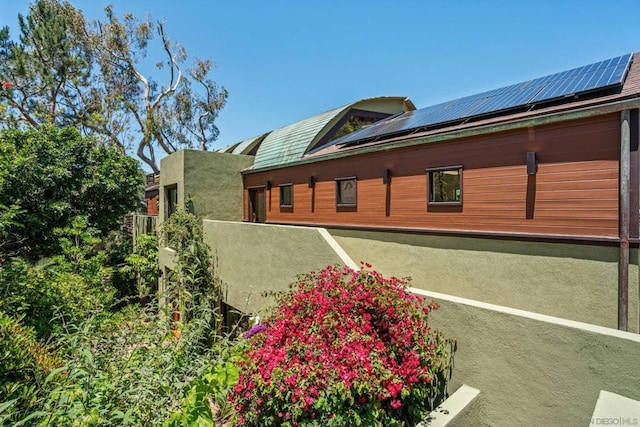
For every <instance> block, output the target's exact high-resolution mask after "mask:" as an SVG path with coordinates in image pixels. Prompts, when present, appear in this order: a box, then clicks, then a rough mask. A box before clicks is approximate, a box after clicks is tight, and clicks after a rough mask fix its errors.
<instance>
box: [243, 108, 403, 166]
mask: <svg viewBox="0 0 640 427" xmlns="http://www.w3.org/2000/svg"><path fill="white" fill-rule="evenodd" d="M351 108H363V109H371V110H373V111H381V112H388V113H390V114H392V113H397V112H401V111H403V110H404V111H407V110H413V109H415V106H414V105H413V103H412V102H411V101H410V100H408V99H407V98H404V97H378V98H370V99H363V100H360V101H357V102H352V103H350V104H347V105H344V106H342V107H339V108H335V109H333V110H330V111H327V112H324V113H321V114H318V115H315V116H312V117H309V118H307V119H304V120H301V121H299V122H296V123H293V124H291V125H288V126H285V127H282V128H280V129H276V130H274V131H272V132H271V133H269V134H268V135H267V136H266V137H265V138H264V140H263V141H262V143H261V144H260V147H259V148H258V151H257V152H256V160H255V162H254V164H253V167H252V169H260V168H265V167H273V166H282V165H284V164H287V163H293V162H296V161H298V160H300V159H301V158H302V157H303V156H304V154H305V153H306V152H307V151H308V150H309V149H311V148H313V147H314V145H315V144H317V143H318V141H320V139H322V137H323V136H324V135H325V134H326V132H327V131H328V130H329V129H331V128H332V127H333V126H334V125H335V124H336V123H338V121H339V120H340V119H341V118H342V117H343V116H344V115H345V114H347V112H348V111H349V110H350V109H351Z"/></svg>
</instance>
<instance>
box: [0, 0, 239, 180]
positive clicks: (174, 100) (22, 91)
mask: <svg viewBox="0 0 640 427" xmlns="http://www.w3.org/2000/svg"><path fill="white" fill-rule="evenodd" d="M18 23H19V29H20V37H19V40H17V41H14V40H12V39H11V38H10V35H9V28H8V27H4V28H2V29H0V82H2V86H1V87H0V119H1V121H2V123H3V125H4V126H5V127H10V128H13V127H20V126H26V125H30V126H33V127H36V128H38V127H40V126H42V125H43V124H44V123H51V124H55V125H58V126H69V125H70V126H76V127H78V128H79V129H80V130H81V131H82V132H83V133H84V134H92V135H97V136H98V137H99V138H100V139H101V140H102V141H103V142H105V143H107V144H110V145H112V146H115V147H117V148H118V149H119V150H120V151H122V152H125V151H127V150H128V149H132V150H133V151H134V152H135V153H136V154H137V156H138V157H139V158H140V159H141V160H142V161H143V162H145V163H146V164H147V165H148V166H149V168H151V169H152V170H153V171H154V172H157V171H158V170H159V168H158V160H159V157H160V155H161V154H162V153H164V154H170V153H173V152H175V151H177V150H179V149H181V148H185V147H188V148H197V149H203V150H205V149H207V148H208V146H209V145H210V144H211V143H212V142H213V141H215V140H216V138H217V136H218V133H219V132H218V128H217V127H216V125H215V119H216V118H217V117H218V113H219V111H220V110H221V109H222V108H223V107H224V105H225V103H226V100H227V95H228V93H227V91H226V89H225V88H224V87H222V86H219V85H218V84H217V83H216V82H215V81H214V80H213V79H212V78H211V74H212V71H213V68H214V66H213V63H212V62H211V60H209V59H204V60H203V59H199V58H195V59H194V60H193V61H188V56H187V51H186V49H185V48H184V47H182V46H181V45H180V44H179V43H176V42H173V41H171V40H170V38H169V36H168V34H167V32H166V29H165V22H163V21H154V20H153V19H151V18H150V17H149V18H147V19H145V20H139V19H138V18H136V17H135V16H134V15H132V14H124V15H123V16H122V17H121V18H120V17H118V16H117V15H116V14H115V13H114V10H113V8H112V7H111V6H108V7H106V8H105V19H104V20H102V21H100V20H98V21H92V22H88V21H87V20H86V19H85V16H84V15H83V14H82V12H81V11H80V10H78V9H76V8H74V7H73V6H72V5H71V4H70V3H68V2H67V1H64V0H36V1H35V2H34V3H32V4H31V5H30V8H29V13H28V15H27V16H26V17H25V16H22V15H19V16H18ZM156 45H157V46H159V48H157V49H156ZM154 56H157V58H156V60H157V62H156V63H155V68H154V67H153V65H152V59H151V58H152V57H154Z"/></svg>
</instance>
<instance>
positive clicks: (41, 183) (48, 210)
mask: <svg viewBox="0 0 640 427" xmlns="http://www.w3.org/2000/svg"><path fill="white" fill-rule="evenodd" d="M142 186H143V174H142V171H141V169H140V167H139V165H138V163H137V162H136V161H135V160H134V159H132V158H130V157H128V156H126V155H124V154H122V153H120V152H118V151H117V150H115V149H113V148H107V147H104V146H103V145H101V144H96V143H95V141H94V140H93V139H92V138H83V137H82V136H81V135H80V133H79V132H78V130H76V129H74V128H63V129H56V128H54V127H51V126H43V127H41V128H40V129H33V128H32V129H28V130H26V131H22V130H5V131H2V132H0V206H2V205H4V206H12V205H16V206H18V207H19V210H16V209H18V208H14V212H13V213H12V216H11V220H12V221H11V222H10V223H7V225H6V226H5V227H4V230H3V233H4V234H5V235H10V236H13V238H12V239H11V240H12V242H14V243H13V244H12V242H3V243H6V247H3V248H2V249H3V251H5V252H11V253H17V254H21V255H26V256H28V257H31V258H34V257H37V256H47V255H50V254H52V253H55V251H56V250H58V249H59V248H58V239H57V238H56V237H55V235H54V229H55V228H64V227H68V226H70V224H71V220H72V218H74V217H76V216H86V217H87V218H88V221H89V224H90V225H91V226H92V227H94V228H96V229H97V230H98V231H99V232H100V235H101V236H104V235H105V233H107V232H108V231H110V230H112V229H114V228H117V227H118V225H119V223H120V221H121V219H122V216H123V215H124V214H126V213H128V212H131V211H133V210H135V209H136V208H137V206H138V203H139V201H140V200H141V195H142V194H141V191H142Z"/></svg>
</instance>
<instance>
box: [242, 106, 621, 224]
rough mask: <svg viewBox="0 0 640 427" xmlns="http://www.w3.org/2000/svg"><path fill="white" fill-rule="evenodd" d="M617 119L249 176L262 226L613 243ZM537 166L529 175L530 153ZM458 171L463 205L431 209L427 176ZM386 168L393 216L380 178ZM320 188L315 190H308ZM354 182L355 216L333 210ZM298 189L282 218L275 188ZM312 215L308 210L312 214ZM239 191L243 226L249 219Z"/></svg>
mask: <svg viewBox="0 0 640 427" xmlns="http://www.w3.org/2000/svg"><path fill="white" fill-rule="evenodd" d="M619 144H620V121H619V115H618V114H610V115H606V116H600V117H597V118H590V119H584V120H575V121H572V122H565V123H556V124H553V125H547V126H539V127H535V128H533V127H532V128H529V129H524V130H517V131H509V132H503V133H499V134H491V135H482V136H479V137H469V138H465V139H461V140H454V141H447V142H440V143H432V144H425V145H420V146H415V147H409V148H402V149H395V150H390V151H381V152H377V153H370V154H365V155H359V156H351V157H347V158H342V159H335V160H328V161H323V162H317V163H312V164H308V165H300V166H294V167H289V168H284V169H278V170H272V171H266V172H261V173H255V174H248V175H245V177H244V179H245V188H247V187H252V186H264V184H265V183H266V181H267V180H269V181H271V182H272V185H273V187H272V189H271V190H267V192H266V197H267V221H268V222H273V223H288V224H313V225H327V226H330V225H354V226H372V227H398V228H412V229H429V230H446V231H456V230H459V231H480V232H492V233H526V234H529V233H534V234H540V235H550V234H553V235H568V236H607V237H615V236H617V235H618V174H619ZM529 151H535V152H536V154H537V158H538V162H539V166H538V172H537V174H536V175H534V176H529V175H527V166H526V153H527V152H529ZM454 165H462V166H463V178H462V183H463V184H462V185H463V203H462V206H461V207H460V206H458V207H456V206H450V207H445V206H437V207H429V208H427V177H426V173H425V168H429V167H441V166H454ZM386 168H388V169H390V170H391V174H392V181H391V184H390V188H389V190H390V194H389V215H388V216H387V215H386V210H387V208H386V198H387V186H386V185H385V184H383V183H382V175H383V171H384V169H386ZM309 176H314V177H315V179H316V186H315V189H310V188H309V187H308V184H307V179H308V177H309ZM348 176H357V178H358V205H357V208H356V209H348V208H347V209H342V208H337V207H336V194H335V192H336V190H335V178H340V177H348ZM290 182H293V183H294V191H293V197H294V200H293V209H290V208H289V209H287V210H286V211H285V210H284V209H282V210H281V208H280V206H279V191H278V185H279V184H283V183H290ZM312 208H313V210H312ZM247 211H248V207H247V191H246V190H245V219H246V215H247Z"/></svg>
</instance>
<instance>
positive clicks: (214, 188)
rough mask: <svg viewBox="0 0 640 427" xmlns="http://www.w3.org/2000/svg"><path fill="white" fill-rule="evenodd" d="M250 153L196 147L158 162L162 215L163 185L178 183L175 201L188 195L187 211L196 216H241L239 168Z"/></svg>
mask: <svg viewBox="0 0 640 427" xmlns="http://www.w3.org/2000/svg"><path fill="white" fill-rule="evenodd" d="M253 160H254V157H253V156H244V155H236V154H228V153H217V152H211V151H200V150H181V151H178V152H176V153H173V154H171V155H170V156H167V157H165V158H163V159H162V161H161V162H160V215H159V219H160V221H162V220H163V219H164V218H165V209H166V200H165V196H166V195H165V191H164V189H165V188H166V187H167V186H170V185H174V184H175V185H177V187H178V204H180V205H182V206H184V203H185V200H188V199H191V206H190V209H191V211H192V212H193V213H194V214H196V215H197V216H198V217H200V218H208V219H219V220H228V221H233V220H235V221H240V220H242V197H243V185H242V175H241V173H240V171H241V170H242V169H245V168H247V167H249V166H251V165H252V164H253Z"/></svg>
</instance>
